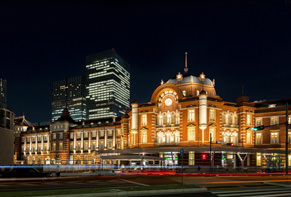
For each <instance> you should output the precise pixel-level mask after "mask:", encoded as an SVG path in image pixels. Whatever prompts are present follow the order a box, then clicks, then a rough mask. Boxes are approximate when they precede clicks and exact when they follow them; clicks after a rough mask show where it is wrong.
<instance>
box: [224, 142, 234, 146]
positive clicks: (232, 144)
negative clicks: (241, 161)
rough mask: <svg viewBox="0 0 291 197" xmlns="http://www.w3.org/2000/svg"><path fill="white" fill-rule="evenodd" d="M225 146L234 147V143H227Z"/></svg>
mask: <svg viewBox="0 0 291 197" xmlns="http://www.w3.org/2000/svg"><path fill="white" fill-rule="evenodd" d="M226 145H228V146H234V143H232V142H231V143H227V144H226Z"/></svg>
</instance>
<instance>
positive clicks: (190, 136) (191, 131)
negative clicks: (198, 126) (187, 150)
mask: <svg viewBox="0 0 291 197" xmlns="http://www.w3.org/2000/svg"><path fill="white" fill-rule="evenodd" d="M188 141H195V127H188Z"/></svg>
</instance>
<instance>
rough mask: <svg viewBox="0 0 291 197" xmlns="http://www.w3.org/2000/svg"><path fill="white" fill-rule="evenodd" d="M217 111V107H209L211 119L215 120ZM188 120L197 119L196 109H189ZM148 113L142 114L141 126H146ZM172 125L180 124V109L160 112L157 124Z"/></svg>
mask: <svg viewBox="0 0 291 197" xmlns="http://www.w3.org/2000/svg"><path fill="white" fill-rule="evenodd" d="M215 116H216V112H215V109H209V121H215ZM188 121H189V122H191V121H195V109H189V110H188ZM147 124H148V123H147V114H142V115H141V126H146V125H147ZM164 124H165V125H170V124H180V113H179V112H178V111H173V112H169V111H168V112H164V113H161V112H160V113H159V114H158V119H157V125H159V126H162V125H164Z"/></svg>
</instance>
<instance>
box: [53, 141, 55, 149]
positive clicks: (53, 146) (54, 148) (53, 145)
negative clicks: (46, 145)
mask: <svg viewBox="0 0 291 197" xmlns="http://www.w3.org/2000/svg"><path fill="white" fill-rule="evenodd" d="M53 150H56V143H55V142H54V143H53Z"/></svg>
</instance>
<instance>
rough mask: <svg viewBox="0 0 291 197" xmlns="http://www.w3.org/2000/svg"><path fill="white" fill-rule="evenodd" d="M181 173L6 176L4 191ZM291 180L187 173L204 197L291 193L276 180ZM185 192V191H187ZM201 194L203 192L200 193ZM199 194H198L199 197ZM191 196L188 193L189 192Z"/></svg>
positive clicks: (141, 181)
mask: <svg viewBox="0 0 291 197" xmlns="http://www.w3.org/2000/svg"><path fill="white" fill-rule="evenodd" d="M181 180H182V177H181V176H119V177H116V176H75V177H49V178H6V179H4V178H2V179H0V183H1V184H0V195H1V193H3V192H15V191H35V190H65V189H80V188H108V189H109V188H110V189H112V190H114V189H118V188H124V187H138V186H142V187H145V188H146V187H151V186H158V185H177V184H181ZM281 182H291V176H290V175H289V176H282V175H281V176H184V177H183V183H184V184H185V185H198V186H201V187H202V188H207V189H208V191H209V192H211V193H212V194H210V193H204V194H201V195H202V196H215V195H217V196H248V195H250V196H253V195H256V196H291V188H290V187H280V186H278V185H273V184H274V183H281ZM183 195H184V194H183ZM199 195H200V194H199ZM199 195H198V194H197V196H199ZM186 196H187V195H186Z"/></svg>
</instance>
